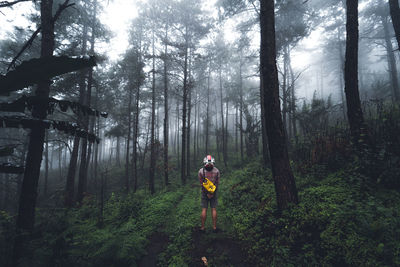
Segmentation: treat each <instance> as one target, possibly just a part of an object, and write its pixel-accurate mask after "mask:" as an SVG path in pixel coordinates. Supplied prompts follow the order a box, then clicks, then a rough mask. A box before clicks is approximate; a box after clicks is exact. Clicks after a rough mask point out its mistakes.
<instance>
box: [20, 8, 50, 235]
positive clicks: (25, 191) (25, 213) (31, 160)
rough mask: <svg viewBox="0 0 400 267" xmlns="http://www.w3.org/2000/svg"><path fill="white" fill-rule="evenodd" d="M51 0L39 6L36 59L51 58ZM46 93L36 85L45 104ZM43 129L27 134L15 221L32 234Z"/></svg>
mask: <svg viewBox="0 0 400 267" xmlns="http://www.w3.org/2000/svg"><path fill="white" fill-rule="evenodd" d="M52 6H53V1H52V0H47V1H46V0H43V1H42V2H41V5H40V11H41V27H42V40H41V52H40V57H41V58H43V57H48V56H52V55H53V50H54V23H53V17H52ZM49 92H50V81H42V82H40V83H38V86H37V89H36V96H37V97H39V98H40V99H41V100H43V102H45V103H47V100H48V97H49ZM32 116H33V117H34V118H38V119H42V120H43V119H46V117H47V108H46V106H45V105H35V106H34V107H33V110H32ZM44 135H45V129H44V128H42V127H34V128H32V130H31V133H30V138H29V145H28V154H27V157H26V164H25V171H24V180H23V182H22V189H21V196H20V201H19V203H20V204H19V210H18V217H17V228H19V229H23V230H29V231H31V230H33V226H34V218H35V206H36V198H37V186H38V180H39V174H40V165H41V161H42V154H43V144H44Z"/></svg>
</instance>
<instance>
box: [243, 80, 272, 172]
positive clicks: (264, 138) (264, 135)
mask: <svg viewBox="0 0 400 267" xmlns="http://www.w3.org/2000/svg"><path fill="white" fill-rule="evenodd" d="M263 88H264V86H263V80H262V77H260V98H261V116H260V117H261V140H262V149H263V150H262V154H263V165H264V167H267V166H268V162H269V155H268V137H267V130H266V125H265V108H264V98H265V96H264V90H263ZM241 132H242V131H241Z"/></svg>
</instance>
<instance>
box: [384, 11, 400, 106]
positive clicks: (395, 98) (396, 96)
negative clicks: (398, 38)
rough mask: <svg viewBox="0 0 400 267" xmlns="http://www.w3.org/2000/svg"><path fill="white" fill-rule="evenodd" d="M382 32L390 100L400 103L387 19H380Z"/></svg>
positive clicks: (394, 59)
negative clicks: (390, 89)
mask: <svg viewBox="0 0 400 267" xmlns="http://www.w3.org/2000/svg"><path fill="white" fill-rule="evenodd" d="M381 20H382V25H383V32H384V34H385V43H386V53H387V59H388V67H389V73H390V80H391V86H392V100H393V101H395V102H399V101H400V93H399V80H398V78H397V66H396V58H395V56H394V52H393V45H392V40H391V37H390V34H389V23H388V21H387V17H381Z"/></svg>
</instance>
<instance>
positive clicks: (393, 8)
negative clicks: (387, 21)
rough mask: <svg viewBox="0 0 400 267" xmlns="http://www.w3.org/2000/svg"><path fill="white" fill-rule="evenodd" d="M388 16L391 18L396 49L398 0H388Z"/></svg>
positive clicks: (399, 33) (399, 27) (399, 15)
mask: <svg viewBox="0 0 400 267" xmlns="http://www.w3.org/2000/svg"><path fill="white" fill-rule="evenodd" d="M389 7H390V17H391V18H392V23H393V28H394V32H395V33H396V40H397V49H399V48H400V8H399V1H398V0H389Z"/></svg>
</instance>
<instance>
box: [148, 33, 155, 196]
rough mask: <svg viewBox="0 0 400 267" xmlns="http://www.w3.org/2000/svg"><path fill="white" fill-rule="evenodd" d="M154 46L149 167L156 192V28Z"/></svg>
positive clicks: (150, 186) (150, 188)
mask: <svg viewBox="0 0 400 267" xmlns="http://www.w3.org/2000/svg"><path fill="white" fill-rule="evenodd" d="M152 32H153V33H152V39H153V40H152V48H153V69H152V76H153V79H152V86H151V90H152V91H151V132H150V169H149V190H150V193H151V194H154V173H155V165H156V151H155V140H154V139H155V137H154V123H155V116H156V69H155V68H156V63H155V62H156V58H155V54H154V28H153V31H152Z"/></svg>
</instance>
